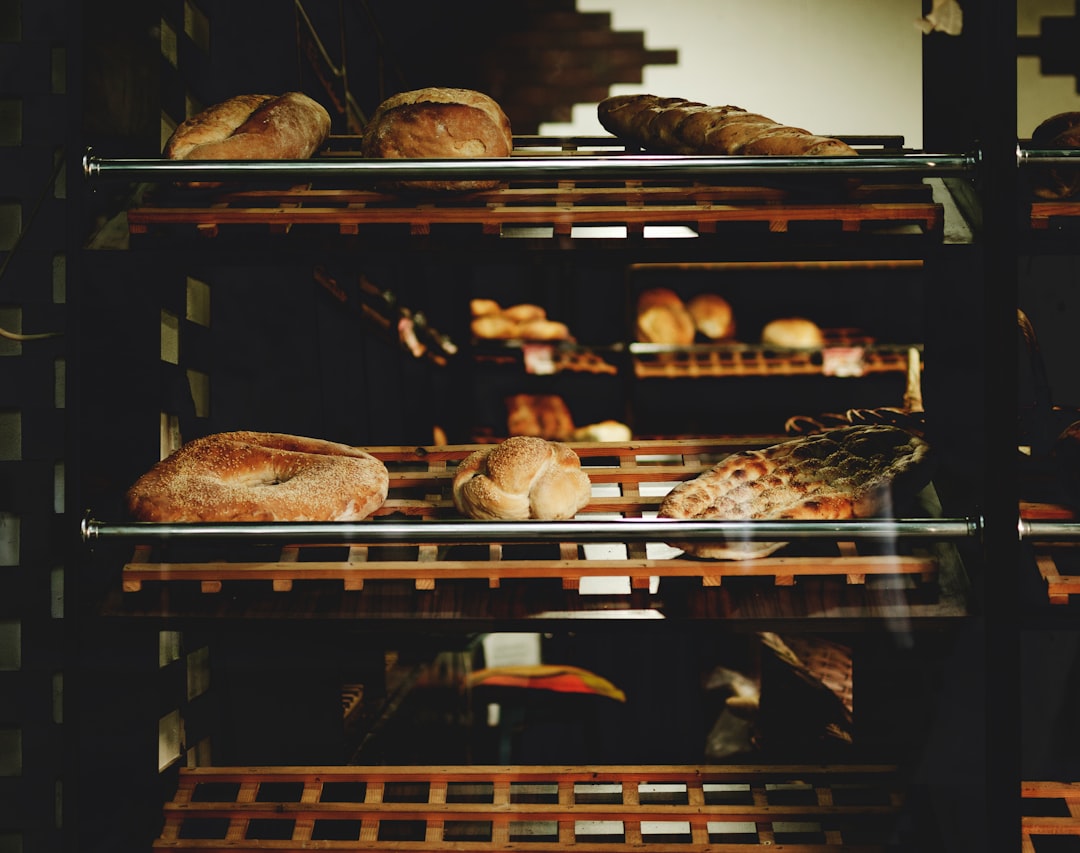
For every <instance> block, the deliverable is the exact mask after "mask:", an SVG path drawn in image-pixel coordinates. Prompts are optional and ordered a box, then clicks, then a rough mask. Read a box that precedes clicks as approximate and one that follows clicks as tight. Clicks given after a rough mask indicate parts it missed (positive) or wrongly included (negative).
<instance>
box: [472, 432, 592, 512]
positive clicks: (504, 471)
mask: <svg viewBox="0 0 1080 853" xmlns="http://www.w3.org/2000/svg"><path fill="white" fill-rule="evenodd" d="M591 489H592V486H591V483H590V481H589V477H588V475H587V474H586V473H585V472H584V471H583V470H582V469H581V460H580V459H579V458H578V455H577V454H576V453H575V452H574V451H573V449H572V448H570V447H568V446H567V445H565V444H562V443H561V442H557V441H547V440H545V439H543V438H537V437H534V436H512V437H511V438H508V439H506V440H505V441H503V442H502V443H501V444H497V445H493V446H492V447H484V448H480V449H479V450H476V451H474V452H473V453H471V454H469V455H468V456H467V457H465V459H463V460H462V462H461V464H460V465H459V466H458V469H457V471H456V473H455V475H454V481H453V495H454V505H455V506H456V507H457V509H458V511H459V512H461V513H462V514H463V515H466V516H468V517H470V518H476V519H508V520H519V521H524V520H526V519H546V520H560V519H567V518H573V517H574V515H576V514H577V513H578V512H579V511H580V510H582V509H584V508H585V506H587V505H588V503H589V498H590V495H591Z"/></svg>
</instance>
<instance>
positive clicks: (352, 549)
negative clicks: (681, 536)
mask: <svg viewBox="0 0 1080 853" xmlns="http://www.w3.org/2000/svg"><path fill="white" fill-rule="evenodd" d="M783 438H784V437H782V436H770V437H768V438H762V437H758V438H756V439H755V438H747V437H743V438H723V439H704V440H696V439H684V440H669V441H665V440H653V441H636V442H630V443H626V444H609V443H600V442H567V444H568V445H569V446H570V447H572V448H574V450H575V451H576V452H577V453H578V455H579V456H580V457H581V458H582V464H583V467H584V468H585V470H586V471H587V472H588V474H589V477H590V480H591V481H592V483H593V498H592V500H591V501H590V503H589V505H588V506H587V507H585V509H584V510H583V511H582V512H581V513H579V515H578V516H577V517H578V518H579V519H587V518H589V517H590V516H594V517H596V518H598V519H599V518H603V519H610V518H611V517H613V516H615V517H621V518H641V517H651V516H652V515H654V514H655V512H656V511H657V509H658V508H659V505H660V503H661V501H662V500H663V496H664V494H666V492H667V491H668V490H669V489H670V488H671V487H672V486H673V485H674V484H675V483H677V482H680V481H682V480H687V479H690V478H692V477H695V476H697V475H698V474H700V473H701V472H703V471H704V470H706V469H707V468H708V467H710V466H711V465H712V464H715V462H716V461H717V460H719V459H720V458H722V457H723V456H725V455H727V454H728V453H730V452H733V451H736V450H741V449H746V448H748V447H756V446H763V445H767V444H771V443H775V442H776V441H780V440H783ZM481 446H482V445H454V446H447V447H436V448H416V447H376V448H368V450H369V451H370V452H371V453H372V454H373V455H374V456H376V457H378V458H380V459H382V460H383V461H384V463H385V464H386V465H387V468H388V470H389V471H390V493H389V496H388V498H387V500H386V502H385V504H384V505H383V506H382V507H381V508H380V509H379V510H378V511H377V512H376V513H375V517H381V518H385V517H399V518H406V519H415V520H416V522H417V523H418V524H422V523H423V522H424V520H433V519H434V520H438V519H453V518H460V515H459V514H458V513H457V510H456V509H455V507H454V505H453V500H452V498H451V484H452V481H453V476H454V471H455V463H456V462H457V461H458V460H460V459H463V458H464V457H465V456H466V455H468V454H469V453H470V452H471V451H472V450H474V449H476V448H477V447H481ZM178 547H179V550H175V551H174V550H173V549H174V546H173V545H171V544H169V543H166V544H163V545H154V546H149V545H143V546H139V547H137V548H136V549H135V552H134V554H133V556H132V558H131V560H130V561H128V562H127V563H126V564H125V565H124V567H123V577H122V585H123V589H124V590H125V591H126V592H136V591H138V590H140V589H141V588H142V585H143V584H144V583H146V582H189V583H191V582H193V583H197V584H198V585H199V588H200V589H201V590H202V591H203V592H207V593H214V592H220V591H221V590H222V588H223V585H224V584H225V583H227V582H239V581H261V582H263V583H269V584H270V586H271V587H272V589H274V590H276V591H279V592H288V591H289V590H291V589H292V587H293V584H294V583H296V582H303V581H332V582H334V583H340V584H341V585H342V586H343V588H344V589H346V590H361V589H363V588H364V585H365V583H367V582H370V581H388V580H391V581H408V582H410V583H412V584H414V585H415V587H416V588H417V589H434V587H435V585H436V583H438V582H440V581H442V582H445V581H450V580H483V581H486V583H487V585H488V586H489V587H491V588H495V587H498V586H499V585H500V584H501V583H503V582H504V581H508V580H524V579H547V580H554V581H558V582H560V583H561V584H562V586H563V587H564V588H565V589H571V590H572V589H578V588H579V586H580V584H581V582H582V581H583V580H584V579H585V578H594V577H620V578H622V577H628V578H629V579H630V584H631V587H632V588H635V589H648V588H649V586H650V583H651V580H652V578H687V577H688V578H696V579H700V581H701V583H702V585H703V586H720V585H721V584H722V583H724V582H726V581H727V580H728V579H736V578H737V579H739V580H740V582H742V581H745V580H747V579H758V580H759V581H761V582H769V583H772V584H775V585H777V586H791V585H793V584H795V583H796V581H797V579H798V578H814V577H833V578H841V579H843V580H844V581H845V582H846V583H848V584H865V583H866V582H867V579H868V578H870V577H885V578H890V579H896V578H900V579H904V580H906V581H907V582H909V583H912V584H916V583H930V582H932V581H933V580H935V578H936V577H937V573H938V564H937V561H936V559H935V558H934V556H932V555H931V554H930V553H928V552H923V551H921V550H918V549H915V548H911V549H910V550H907V549H905V546H904V545H903V544H901V545H900V546H898V549H897V551H898V553H875V552H874V551H873V549H863V550H862V551H861V550H860V549H861V548H862V546H859V547H856V545H855V544H854V543H850V542H838V543H832V542H826V543H821V542H818V543H813V547H812V548H809V547H807V546H804V547H802V549H801V550H800V549H799V548H797V547H796V545H795V543H792V544H789V546H788V547H787V548H786V549H785V550H784V552H782V555H781V556H769V557H765V558H759V559H752V560H738V561H716V560H700V559H694V558H689V557H686V556H683V555H682V552H681V551H677V550H675V549H672V548H669V547H668V546H667V545H665V544H664V543H629V544H620V543H613V544H612V545H610V546H602V545H595V544H594V545H589V544H586V543H579V542H546V543H538V544H535V545H510V544H506V545H504V544H499V543H482V542H478V543H464V544H463V543H457V544H454V543H445V544H436V543H424V544H419V545H415V544H410V543H409V542H401V543H380V544H379V545H352V546H319V545H303V546H299V545H285V546H284V547H275V548H274V549H273V553H268V552H267V551H266V550H265V547H263V549H262V550H260V551H259V552H258V553H257V554H256V555H255V559H252V554H251V553H250V549H243V548H239V549H234V550H233V551H231V552H229V553H228V554H227V555H226V554H224V553H222V555H221V557H220V558H213V559H206V558H200V559H198V560H192V559H191V558H190V556H188V557H185V556H184V554H183V545H180V546H178ZM612 549H615V551H614V552H612Z"/></svg>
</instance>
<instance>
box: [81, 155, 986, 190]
mask: <svg viewBox="0 0 1080 853" xmlns="http://www.w3.org/2000/svg"><path fill="white" fill-rule="evenodd" d="M975 163H976V158H975V157H974V156H972V155H966V154H950V155H934V154H904V155H898V156H892V157H875V156H869V155H868V156H862V155H860V156H858V157H741V156H715V157H714V156H707V157H706V156H682V155H678V156H676V155H662V154H619V155H611V156H594V155H582V156H574V157H524V156H522V157H518V156H513V157H494V158H475V159H446V160H442V159H415V160H380V159H367V158H356V157H316V158H314V159H311V160H151V159H141V160H140V159H122V158H121V159H117V158H104V157H98V156H95V155H94V154H93V153H92V152H91V151H89V150H88V151H87V153H86V154H85V155H84V157H83V173H84V175H85V177H86V178H87V179H88V180H107V179H119V180H129V181H179V182H183V181H215V180H223V179H226V178H233V179H236V178H247V179H267V178H293V179H296V178H316V177H329V176H333V177H338V178H340V177H354V178H355V177H365V178H368V179H371V180H375V181H379V180H433V179H448V178H455V179H468V180H476V179H483V178H491V179H500V180H510V179H512V178H522V179H525V178H529V179H540V178H577V179H588V178H619V179H623V178H666V177H693V176H702V175H713V176H715V175H716V174H718V173H723V174H726V175H730V174H758V173H764V174H787V175H811V174H820V175H846V176H851V175H868V174H875V175H876V174H921V175H929V174H933V175H955V174H961V173H964V172H968V171H970V170H971V169H972V168H973V167H974V166H975Z"/></svg>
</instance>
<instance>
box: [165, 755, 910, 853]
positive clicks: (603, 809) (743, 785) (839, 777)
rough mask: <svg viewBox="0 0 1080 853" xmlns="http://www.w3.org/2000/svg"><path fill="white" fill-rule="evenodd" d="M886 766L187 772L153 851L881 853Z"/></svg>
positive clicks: (893, 811) (890, 823)
mask: <svg viewBox="0 0 1080 853" xmlns="http://www.w3.org/2000/svg"><path fill="white" fill-rule="evenodd" d="M903 810H904V796H903V786H902V782H901V777H900V774H899V772H898V769H897V768H896V767H895V766H892V765H887V764H835V765H834V764H819V765H797V764H795V765H764V764H763V765H754V764H742V765H726V766H725V765H706V766H681V765H663V766H650V765H634V766H630V765H612V766H605V767H595V768H580V767H570V766H543V765H523V766H513V765H510V766H501V765H500V766H489V765H475V766H437V767H436V766H313V767H193V768H182V769H181V770H180V771H179V778H178V783H177V789H176V792H175V794H174V795H173V797H172V799H171V800H169V801H168V802H166V803H165V804H164V809H163V811H164V815H163V825H162V829H161V833H160V836H159V837H158V839H157V840H156V841H155V843H154V845H153V849H154V850H201V851H224V850H229V851H242V850H250V851H262V850H267V849H273V850H279V851H291V850H297V851H299V850H311V849H319V850H369V851H377V850H394V851H402V850H412V851H426V850H440V851H442V850H457V851H482V850H506V849H512V848H515V849H516V848H517V847H519V846H520V847H523V848H528V849H535V850H577V849H586V850H589V851H592V853H616V851H626V850H646V851H650V850H651V851H657V853H661V851H662V853H671V852H672V851H676V850H678V851H698V850H700V851H706V850H708V851H736V850H738V851H745V850H759V849H761V850H765V849H767V850H785V851H798V853H825V851H834V850H845V851H856V852H857V851H863V852H864V853H870V851H884V850H886V849H888V844H889V841H890V838H891V837H892V836H893V835H894V833H895V831H896V829H897V825H898V823H899V822H900V820H901V818H902V814H903Z"/></svg>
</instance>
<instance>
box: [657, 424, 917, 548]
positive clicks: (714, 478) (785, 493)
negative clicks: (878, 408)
mask: <svg viewBox="0 0 1080 853" xmlns="http://www.w3.org/2000/svg"><path fill="white" fill-rule="evenodd" d="M929 462H930V445H929V444H928V443H927V442H926V441H925V440H924V439H923V438H921V437H919V436H916V435H914V434H913V433H910V432H908V431H906V430H903V429H900V428H899V427H893V426H888V425H883V424H866V425H859V426H852V427H842V428H839V429H834V430H828V431H826V432H822V433H816V434H814V435H809V436H805V437H803V438H798V439H793V440H791V441H785V442H781V443H780V444H776V445H773V446H771V447H767V448H763V449H760V450H746V451H742V452H740V453H734V454H732V455H731V456H728V457H727V458H725V459H724V460H722V461H721V462H719V463H718V464H717V465H715V466H713V467H712V468H711V469H709V470H708V471H706V472H705V473H703V474H701V475H699V476H698V477H696V478H694V479H693V480H687V481H685V482H683V483H680V484H679V485H677V486H676V487H675V488H674V489H672V490H671V492H669V493H668V495H667V496H666V497H665V498H664V500H663V502H662V503H661V505H660V510H659V513H658V514H659V517H661V518H684V519H697V520H732V521H737V520H755V519H815V518H818V519H826V520H831V519H841V518H865V517H869V516H874V515H880V514H883V515H886V516H888V515H891V514H892V508H893V506H894V505H895V504H897V503H902V502H903V501H905V500H908V499H910V498H911V497H912V496H914V494H915V493H916V492H918V491H919V490H920V489H921V488H923V487H924V486H925V485H926V484H927V483H928V482H929V481H930V467H931V466H930V465H929ZM782 544H783V543H770V542H747V543H733V545H734V546H737V547H732V546H729V545H725V544H723V543H721V544H713V543H707V542H696V543H685V544H680V545H677V546H676V547H680V548H682V549H683V550H685V551H687V553H691V554H695V555H696V556H703V557H711V558H714V559H720V558H740V557H755V556H763V555H764V554H767V553H771V552H772V551H775V550H777V549H778V548H779V547H781V545H782Z"/></svg>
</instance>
